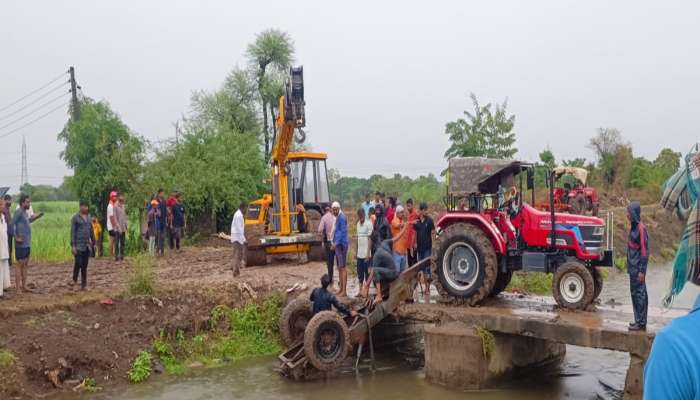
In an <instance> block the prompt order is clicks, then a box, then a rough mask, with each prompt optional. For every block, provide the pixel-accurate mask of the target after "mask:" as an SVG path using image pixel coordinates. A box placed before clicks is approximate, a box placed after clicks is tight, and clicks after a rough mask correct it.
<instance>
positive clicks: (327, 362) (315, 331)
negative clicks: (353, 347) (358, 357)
mask: <svg viewBox="0 0 700 400" xmlns="http://www.w3.org/2000/svg"><path fill="white" fill-rule="evenodd" d="M349 350H350V330H349V329H348V326H347V324H346V323H345V321H343V318H341V316H340V315H338V313H336V312H334V311H321V312H320V313H318V314H316V315H314V316H313V318H311V321H309V324H308V325H307V326H306V331H305V332H304V354H305V355H306V357H307V359H308V360H309V363H311V365H313V366H314V367H315V368H316V369H318V370H319V371H330V370H333V369H335V368H337V367H339V366H340V364H341V363H342V362H343V360H345V358H346V357H347V355H348V352H349Z"/></svg>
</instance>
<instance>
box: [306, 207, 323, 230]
mask: <svg viewBox="0 0 700 400" xmlns="http://www.w3.org/2000/svg"><path fill="white" fill-rule="evenodd" d="M306 220H307V221H308V222H307V225H308V226H307V227H306V230H307V232H309V233H314V234H315V233H317V232H318V226H319V225H320V224H321V213H320V212H318V211H317V210H308V211H306Z"/></svg>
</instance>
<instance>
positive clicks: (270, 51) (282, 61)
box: [246, 29, 294, 159]
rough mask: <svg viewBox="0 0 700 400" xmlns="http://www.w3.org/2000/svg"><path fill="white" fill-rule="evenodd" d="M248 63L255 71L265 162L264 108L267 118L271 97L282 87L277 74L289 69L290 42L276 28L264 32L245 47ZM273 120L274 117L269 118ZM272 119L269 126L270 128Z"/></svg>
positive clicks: (267, 149) (267, 134)
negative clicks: (274, 88)
mask: <svg viewBox="0 0 700 400" xmlns="http://www.w3.org/2000/svg"><path fill="white" fill-rule="evenodd" d="M246 53H247V56H248V60H249V62H250V64H251V67H252V68H253V69H254V70H255V75H256V80H257V84H258V93H259V95H260V102H261V105H262V114H263V129H264V137H265V159H268V158H269V156H270V136H271V135H270V129H269V122H268V113H267V111H268V106H269V109H270V115H274V112H273V109H274V105H275V100H274V98H272V96H273V95H274V94H276V93H278V92H279V91H281V89H282V87H281V84H280V83H279V79H278V78H277V77H278V76H279V73H281V72H284V71H286V70H287V69H289V67H290V65H291V64H292V62H293V61H294V42H293V41H292V38H291V37H290V36H289V34H287V33H286V32H283V31H280V30H277V29H267V30H265V31H263V32H261V33H259V34H258V35H257V36H256V37H255V41H254V42H253V43H251V44H250V45H248V50H247V52H246ZM271 85H274V86H277V85H279V86H280V88H279V90H273V89H272V88H271ZM273 119H274V118H273ZM274 123H275V122H274V120H273V121H272V124H273V125H274Z"/></svg>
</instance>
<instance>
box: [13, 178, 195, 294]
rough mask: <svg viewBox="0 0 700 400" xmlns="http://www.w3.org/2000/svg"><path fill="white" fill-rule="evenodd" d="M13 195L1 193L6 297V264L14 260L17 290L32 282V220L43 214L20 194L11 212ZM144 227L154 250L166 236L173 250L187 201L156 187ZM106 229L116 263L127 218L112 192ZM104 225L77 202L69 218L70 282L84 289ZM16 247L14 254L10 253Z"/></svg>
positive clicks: (162, 245)
mask: <svg viewBox="0 0 700 400" xmlns="http://www.w3.org/2000/svg"><path fill="white" fill-rule="evenodd" d="M11 206H12V196H10V195H4V196H3V197H2V198H0V299H3V298H6V297H7V296H6V295H5V293H6V291H7V290H8V289H11V288H12V284H11V282H10V267H11V266H12V264H13V259H14V260H15V262H14V264H15V285H14V290H15V291H16V293H22V292H31V291H32V290H33V285H31V284H29V283H28V282H27V270H28V268H29V259H30V255H31V249H32V223H33V222H34V221H36V220H37V219H39V218H41V217H42V216H43V213H38V214H35V213H34V211H33V209H32V205H31V199H30V197H29V196H28V195H26V194H20V196H19V204H18V205H17V208H16V210H15V212H14V214H12V212H11ZM147 215H148V229H147V230H146V232H145V236H146V237H147V239H148V242H149V250H150V252H151V254H152V255H163V254H164V249H165V241H166V238H167V240H168V245H169V246H168V247H169V248H170V249H171V250H175V251H179V250H180V246H181V240H182V235H183V233H184V229H185V226H186V223H185V206H184V205H183V204H182V194H181V193H180V192H174V193H173V194H172V195H171V196H170V197H169V198H168V199H167V200H166V199H165V194H164V191H163V190H162V189H160V190H158V192H157V194H155V195H154V196H153V198H152V199H151V201H150V203H149V204H148V205H147ZM106 216H107V218H106V228H107V233H108V237H109V256H110V257H114V260H115V261H117V262H120V261H123V260H124V253H125V246H126V237H127V232H128V229H129V217H128V214H127V212H126V202H125V199H124V195H123V194H122V193H118V192H116V191H113V192H111V193H110V194H109V203H108V205H107V210H106ZM102 229H103V228H102V224H101V223H100V222H99V219H98V218H97V216H96V215H92V216H91V215H90V205H89V203H88V202H86V201H80V203H79V209H78V212H76V214H75V215H73V217H72V218H71V220H70V250H71V253H72V255H73V257H74V267H73V279H72V280H71V281H69V286H71V287H72V286H75V285H77V284H78V278H79V277H80V289H81V290H87V269H88V263H89V260H90V258H91V257H95V256H98V257H100V256H102V246H100V245H99V240H100V239H101V238H102ZM13 251H14V254H13Z"/></svg>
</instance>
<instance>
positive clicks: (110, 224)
mask: <svg viewBox="0 0 700 400" xmlns="http://www.w3.org/2000/svg"><path fill="white" fill-rule="evenodd" d="M117 196H118V193H117V192H111V193H110V194H109V204H107V233H109V256H110V257H113V256H114V246H115V241H116V240H117V233H118V229H117V228H118V222H117V215H116V214H115V212H114V205H115V203H116V202H117Z"/></svg>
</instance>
